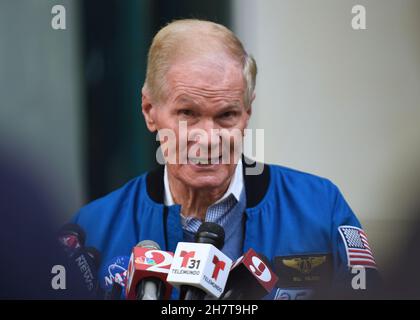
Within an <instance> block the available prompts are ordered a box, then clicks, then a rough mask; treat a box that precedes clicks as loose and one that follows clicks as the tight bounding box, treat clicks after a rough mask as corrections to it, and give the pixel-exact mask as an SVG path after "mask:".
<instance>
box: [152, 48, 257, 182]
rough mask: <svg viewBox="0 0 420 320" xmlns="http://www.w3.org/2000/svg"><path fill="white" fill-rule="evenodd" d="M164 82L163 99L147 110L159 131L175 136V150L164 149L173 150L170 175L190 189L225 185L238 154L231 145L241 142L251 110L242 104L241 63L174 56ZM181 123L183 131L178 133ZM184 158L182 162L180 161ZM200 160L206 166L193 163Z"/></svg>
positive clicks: (229, 59) (219, 58)
mask: <svg viewBox="0 0 420 320" xmlns="http://www.w3.org/2000/svg"><path fill="white" fill-rule="evenodd" d="M166 80H167V90H168V91H167V99H165V101H164V102H163V103H161V104H160V105H159V106H153V107H152V109H154V110H153V112H151V114H152V117H153V119H154V122H155V125H156V129H157V130H162V129H170V130H173V132H174V133H175V136H176V148H174V149H171V150H166V151H168V152H172V155H173V154H174V153H176V163H172V164H168V172H169V175H170V176H171V177H173V178H175V179H177V180H178V181H180V182H182V183H183V184H184V185H186V186H188V187H192V188H209V189H212V188H217V187H219V188H220V187H221V186H226V185H227V184H228V182H229V181H230V178H231V177H232V176H233V174H234V171H235V167H236V163H237V159H238V156H240V154H241V150H240V149H237V148H235V143H236V147H238V146H239V147H240V146H241V141H242V135H243V130H244V129H245V128H246V126H247V124H248V119H249V116H250V110H251V109H250V108H248V109H246V108H245V106H244V100H243V96H244V90H245V84H244V78H243V75H242V69H241V66H240V65H239V64H237V63H235V61H234V60H232V59H231V58H230V57H227V56H225V55H217V56H215V55H211V56H200V57H198V58H195V59H189V60H188V61H186V60H184V61H183V60H176V61H175V62H174V63H173V64H172V66H171V67H170V69H169V70H168V72H167V74H166ZM182 123H183V125H184V128H185V124H186V125H187V131H186V132H185V131H184V132H181V133H180V130H179V129H180V125H181V128H182ZM222 129H223V130H222ZM217 131H219V133H220V134H218V133H217ZM183 133H184V134H183ZM229 135H231V137H230V138H226V137H229ZM187 137H188V141H185V139H186V138H187ZM234 137H235V138H234ZM180 139H184V143H182V142H181V143H180ZM223 139H225V140H224V142H223V146H222V141H223ZM235 139H236V141H234V140H235ZM163 142H164V141H162V137H161V144H162V143H163ZM225 143H226V144H225ZM162 147H163V145H162ZM162 149H163V151H164V153H165V148H162ZM203 150H204V151H206V152H203ZM165 155H166V156H167V154H165ZM183 156H186V157H187V158H186V159H185V160H186V163H180V161H179V160H180V157H183ZM222 156H223V158H222ZM204 159H205V160H207V162H209V163H210V164H200V163H198V164H197V161H198V160H201V162H203V160H204ZM226 159H230V161H229V163H226ZM211 162H219V163H218V164H214V163H211Z"/></svg>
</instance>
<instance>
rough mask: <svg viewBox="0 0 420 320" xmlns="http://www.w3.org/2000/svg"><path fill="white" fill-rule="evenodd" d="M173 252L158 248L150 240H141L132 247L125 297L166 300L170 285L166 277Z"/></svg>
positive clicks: (168, 295) (168, 296)
mask: <svg viewBox="0 0 420 320" xmlns="http://www.w3.org/2000/svg"><path fill="white" fill-rule="evenodd" d="M172 258H173V253H172V252H166V251H162V250H160V247H159V245H158V244H157V243H156V242H154V241H150V240H144V241H141V242H139V243H138V244H137V246H135V247H134V248H133V252H132V254H131V257H130V262H129V264H128V270H127V286H126V297H127V299H129V300H134V299H136V300H168V299H169V298H170V295H171V292H172V286H171V285H170V284H169V283H167V282H166V277H167V275H168V272H169V268H170V266H171V263H172Z"/></svg>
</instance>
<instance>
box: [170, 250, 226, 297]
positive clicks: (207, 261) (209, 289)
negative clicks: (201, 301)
mask: <svg viewBox="0 0 420 320" xmlns="http://www.w3.org/2000/svg"><path fill="white" fill-rule="evenodd" d="M231 266H232V260H231V259H229V257H227V256H226V255H225V254H224V253H223V252H221V251H220V250H219V249H217V248H216V247H214V246H213V245H211V244H207V243H194V242H179V243H178V245H177V247H176V250H175V254H174V259H173V261H172V265H171V268H170V270H169V274H168V278H167V281H168V282H169V283H171V284H172V285H174V286H176V287H179V286H180V285H189V286H194V287H197V288H199V289H201V290H203V291H205V292H206V293H208V294H211V295H213V296H215V297H217V298H219V297H220V296H221V295H222V293H223V291H224V289H225V285H226V281H227V278H228V276H229V271H230V268H231Z"/></svg>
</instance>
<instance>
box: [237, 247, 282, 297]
mask: <svg viewBox="0 0 420 320" xmlns="http://www.w3.org/2000/svg"><path fill="white" fill-rule="evenodd" d="M240 268H244V269H243V271H245V270H246V269H247V270H248V272H238V271H239V270H237V271H236V272H233V270H234V269H235V270H236V269H240ZM234 274H235V275H238V276H239V275H240V277H241V279H236V278H237V277H238V276H232V275H234ZM255 281H257V282H258V283H259V284H260V285H259V286H258V288H259V290H263V291H262V292H261V293H259V294H261V295H265V294H268V293H270V292H271V290H272V289H273V288H274V287H275V285H276V283H277V281H278V277H277V275H276V274H275V273H274V272H273V271H272V270H271V269H270V267H269V266H267V264H266V263H265V262H264V261H263V260H262V259H261V258H260V257H259V255H258V254H257V253H256V252H255V251H254V250H253V249H249V250H248V251H247V252H246V253H245V254H244V255H243V256H241V257H239V258H238V259H237V260H236V261H235V263H234V264H233V265H232V269H231V277H229V284H230V283H231V282H245V285H246V284H251V283H252V282H255ZM254 290H257V289H254Z"/></svg>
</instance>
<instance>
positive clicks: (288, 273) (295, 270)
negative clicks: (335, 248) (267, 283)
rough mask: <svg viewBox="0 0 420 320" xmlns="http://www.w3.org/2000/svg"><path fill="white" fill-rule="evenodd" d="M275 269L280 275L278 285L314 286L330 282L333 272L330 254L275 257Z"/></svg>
mask: <svg viewBox="0 0 420 320" xmlns="http://www.w3.org/2000/svg"><path fill="white" fill-rule="evenodd" d="M274 269H275V272H276V274H277V276H278V277H279V281H278V282H277V286H278V287H314V286H318V285H324V284H329V283H330V282H331V278H332V272H333V266H332V259H331V255H329V254H310V255H294V256H278V257H275V258H274Z"/></svg>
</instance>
